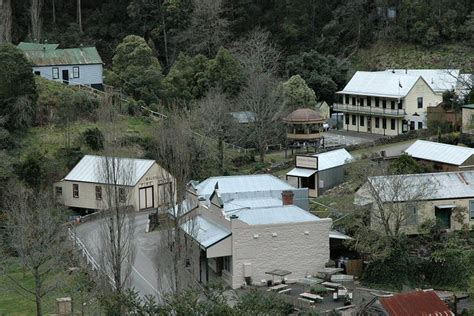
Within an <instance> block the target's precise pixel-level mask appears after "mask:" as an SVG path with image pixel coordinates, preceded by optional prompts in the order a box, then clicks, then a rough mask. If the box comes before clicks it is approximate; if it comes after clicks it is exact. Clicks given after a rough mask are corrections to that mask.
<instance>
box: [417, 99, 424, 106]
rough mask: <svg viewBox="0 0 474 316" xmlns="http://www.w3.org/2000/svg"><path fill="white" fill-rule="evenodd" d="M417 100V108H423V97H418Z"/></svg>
mask: <svg viewBox="0 0 474 316" xmlns="http://www.w3.org/2000/svg"><path fill="white" fill-rule="evenodd" d="M417 102H418V108H419V109H421V108H423V97H418V99H417Z"/></svg>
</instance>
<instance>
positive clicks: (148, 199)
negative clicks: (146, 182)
mask: <svg viewBox="0 0 474 316" xmlns="http://www.w3.org/2000/svg"><path fill="white" fill-rule="evenodd" d="M154 200H155V199H154V192H153V186H149V187H146V188H140V189H139V205H140V209H141V210H144V209H148V208H153V207H155V205H154Z"/></svg>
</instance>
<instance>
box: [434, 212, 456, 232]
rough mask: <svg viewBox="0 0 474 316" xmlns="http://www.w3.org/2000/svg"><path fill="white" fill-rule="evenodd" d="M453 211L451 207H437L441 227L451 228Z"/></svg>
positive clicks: (437, 217)
mask: <svg viewBox="0 0 474 316" xmlns="http://www.w3.org/2000/svg"><path fill="white" fill-rule="evenodd" d="M451 211H452V209H451V208H436V209H435V216H436V222H437V223H438V224H439V225H440V228H441V229H450V228H451Z"/></svg>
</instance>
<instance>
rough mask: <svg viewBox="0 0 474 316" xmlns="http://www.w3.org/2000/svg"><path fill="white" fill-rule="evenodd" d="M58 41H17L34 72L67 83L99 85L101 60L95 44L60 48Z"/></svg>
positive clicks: (101, 70) (101, 69) (100, 81)
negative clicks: (40, 42)
mask: <svg viewBox="0 0 474 316" xmlns="http://www.w3.org/2000/svg"><path fill="white" fill-rule="evenodd" d="M58 46H59V45H58V44H37V43H25V42H21V43H20V44H18V46H17V47H18V48H19V49H20V50H22V51H23V53H24V54H25V56H26V58H28V60H29V61H30V62H31V63H32V64H33V72H34V74H35V75H38V76H41V77H43V78H46V79H50V80H55V81H60V82H63V83H65V84H70V85H77V84H82V85H88V86H92V87H94V88H98V89H101V88H102V83H103V81H102V76H103V68H102V66H103V62H102V59H101V58H100V56H99V53H98V52H97V49H96V48H95V47H80V48H67V49H60V48H58Z"/></svg>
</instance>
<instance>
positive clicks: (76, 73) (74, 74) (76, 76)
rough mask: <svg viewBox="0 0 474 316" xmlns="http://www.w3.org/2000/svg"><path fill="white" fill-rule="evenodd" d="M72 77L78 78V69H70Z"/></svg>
mask: <svg viewBox="0 0 474 316" xmlns="http://www.w3.org/2000/svg"><path fill="white" fill-rule="evenodd" d="M72 77H73V78H79V67H72Z"/></svg>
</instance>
